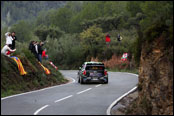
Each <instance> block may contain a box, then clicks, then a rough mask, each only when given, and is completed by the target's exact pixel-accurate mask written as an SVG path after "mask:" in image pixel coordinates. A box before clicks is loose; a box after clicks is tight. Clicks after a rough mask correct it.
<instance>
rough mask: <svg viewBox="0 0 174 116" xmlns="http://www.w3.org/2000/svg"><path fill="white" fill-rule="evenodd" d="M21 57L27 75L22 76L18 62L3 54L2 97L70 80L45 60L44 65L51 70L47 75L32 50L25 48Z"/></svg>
mask: <svg viewBox="0 0 174 116" xmlns="http://www.w3.org/2000/svg"><path fill="white" fill-rule="evenodd" d="M17 57H18V58H20V60H21V62H22V64H23V67H24V70H25V71H26V72H27V74H26V75H24V76H21V75H20V73H19V71H18V67H17V64H16V62H15V61H14V60H13V59H11V58H9V57H6V56H4V55H1V97H5V96H9V95H13V94H18V93H22V92H27V91H31V90H37V89H41V88H45V87H48V86H53V85H58V84H62V83H66V82H68V80H66V79H64V77H63V76H62V74H61V73H60V72H59V71H57V70H56V69H54V68H53V67H52V66H51V65H50V64H49V61H43V63H42V64H43V65H44V66H45V67H46V68H48V69H49V70H50V71H51V74H50V75H46V74H45V72H44V70H43V68H42V67H41V66H40V65H39V63H38V61H37V60H36V59H35V57H34V56H33V54H31V53H30V51H28V50H25V51H24V55H23V56H17Z"/></svg>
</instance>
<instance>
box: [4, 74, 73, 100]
mask: <svg viewBox="0 0 174 116" xmlns="http://www.w3.org/2000/svg"><path fill="white" fill-rule="evenodd" d="M65 78H70V79H71V80H72V82H68V83H65V84H60V85H55V86H52V87H46V88H43V89H39V90H34V91H29V92H24V93H20V94H15V95H11V96H7V97H3V98H1V101H2V100H5V99H8V98H12V97H16V96H20V95H26V94H29V93H35V92H40V91H44V90H47V89H52V88H55V87H60V86H64V85H68V84H72V83H74V82H75V79H73V78H71V77H65Z"/></svg>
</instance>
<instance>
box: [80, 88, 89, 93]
mask: <svg viewBox="0 0 174 116" xmlns="http://www.w3.org/2000/svg"><path fill="white" fill-rule="evenodd" d="M91 89H92V88H88V89H85V90H83V91H80V92H78V93H77V94H81V93H84V92H86V91H89V90H91Z"/></svg>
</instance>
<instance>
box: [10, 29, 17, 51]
mask: <svg viewBox="0 0 174 116" xmlns="http://www.w3.org/2000/svg"><path fill="white" fill-rule="evenodd" d="M12 38H13V39H12V47H11V49H15V41H16V40H17V38H16V36H15V32H12Z"/></svg>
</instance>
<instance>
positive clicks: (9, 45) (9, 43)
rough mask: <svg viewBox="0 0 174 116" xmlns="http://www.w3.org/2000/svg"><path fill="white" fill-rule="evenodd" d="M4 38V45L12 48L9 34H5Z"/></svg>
mask: <svg viewBox="0 0 174 116" xmlns="http://www.w3.org/2000/svg"><path fill="white" fill-rule="evenodd" d="M5 37H6V45H8V47H10V48H11V47H12V40H13V38H12V37H11V33H10V32H7V33H5Z"/></svg>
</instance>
